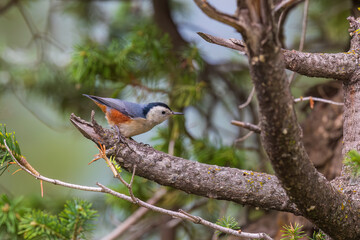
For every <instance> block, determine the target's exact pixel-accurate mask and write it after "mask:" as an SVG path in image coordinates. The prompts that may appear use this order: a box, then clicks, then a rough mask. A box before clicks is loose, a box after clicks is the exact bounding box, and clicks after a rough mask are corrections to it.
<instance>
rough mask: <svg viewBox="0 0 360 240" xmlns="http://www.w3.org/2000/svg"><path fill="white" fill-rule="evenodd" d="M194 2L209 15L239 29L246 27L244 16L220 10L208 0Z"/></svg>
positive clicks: (195, 0)
mask: <svg viewBox="0 0 360 240" xmlns="http://www.w3.org/2000/svg"><path fill="white" fill-rule="evenodd" d="M194 2H195V3H196V5H197V6H198V7H199V8H200V9H201V10H202V11H203V12H204V13H205V14H206V15H207V16H208V17H210V18H212V19H215V20H217V21H219V22H222V23H225V24H227V25H229V26H232V27H234V28H235V29H237V30H239V31H242V30H243V29H244V27H245V23H244V22H243V19H242V18H237V17H235V16H234V15H229V14H226V13H223V12H220V11H218V10H217V9H216V8H214V7H213V6H212V5H211V4H209V3H208V2H207V1H206V0H194Z"/></svg>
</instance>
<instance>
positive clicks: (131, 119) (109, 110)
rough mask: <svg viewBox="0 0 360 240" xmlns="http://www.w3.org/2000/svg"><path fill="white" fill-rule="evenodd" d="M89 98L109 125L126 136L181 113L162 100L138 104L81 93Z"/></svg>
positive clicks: (145, 130)
mask: <svg viewBox="0 0 360 240" xmlns="http://www.w3.org/2000/svg"><path fill="white" fill-rule="evenodd" d="M83 96H85V97H88V98H90V99H91V100H93V101H94V102H95V104H96V105H98V107H99V108H100V109H101V110H102V111H103V112H104V113H105V118H106V120H107V121H108V123H109V125H110V126H112V127H115V128H117V130H118V132H119V133H120V134H121V135H122V136H124V137H126V138H131V137H133V136H136V135H139V134H142V133H145V132H147V131H150V130H151V129H152V128H153V127H155V126H156V125H158V124H160V123H162V122H164V121H165V120H167V119H168V118H170V117H171V116H173V115H183V113H181V112H174V111H172V110H171V109H170V107H169V106H168V105H166V104H165V103H162V102H152V103H147V104H138V103H133V102H127V101H124V100H121V99H117V98H104V97H98V96H92V95H87V94H83Z"/></svg>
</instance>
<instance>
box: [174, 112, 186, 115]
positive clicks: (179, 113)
mask: <svg viewBox="0 0 360 240" xmlns="http://www.w3.org/2000/svg"><path fill="white" fill-rule="evenodd" d="M172 114H173V115H184V114H183V113H181V112H173V113H172Z"/></svg>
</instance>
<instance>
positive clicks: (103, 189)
mask: <svg viewBox="0 0 360 240" xmlns="http://www.w3.org/2000/svg"><path fill="white" fill-rule="evenodd" d="M4 145H5V147H6V149H7V151H8V152H9V154H10V156H11V158H12V159H13V160H14V161H15V162H16V164H17V165H18V166H19V167H20V168H21V169H23V170H24V171H26V172H27V173H29V174H30V175H32V176H33V177H35V178H36V179H40V180H43V181H45V182H49V183H52V184H55V185H60V186H63V187H68V188H73V189H78V190H84V191H92V192H101V193H108V194H111V195H113V196H115V197H118V198H120V199H123V200H126V201H128V202H131V203H134V204H138V205H139V206H141V207H144V208H147V209H150V210H152V211H154V212H159V213H162V214H167V215H170V216H172V217H174V218H180V219H183V220H188V221H190V222H193V223H196V224H201V225H204V226H207V227H210V228H212V229H215V230H218V231H220V232H223V233H226V234H230V235H233V236H237V237H240V238H251V239H266V240H273V239H272V238H271V237H269V235H267V234H266V233H247V232H241V231H236V230H233V229H230V228H227V227H222V226H220V225H217V224H215V223H212V222H209V221H207V220H205V219H203V218H201V217H198V216H193V215H190V214H188V213H185V212H182V211H181V210H179V212H175V211H171V210H167V209H164V208H160V207H157V206H154V205H152V204H150V203H147V202H144V201H142V200H140V199H137V198H136V200H134V198H133V197H132V196H131V197H129V196H127V195H125V194H122V193H119V192H116V191H114V190H111V189H110V188H108V187H105V186H104V185H102V184H101V183H96V185H98V186H99V188H95V187H88V186H82V185H77V184H72V183H67V182H63V181H59V180H56V179H52V178H47V177H44V176H42V175H41V174H39V175H36V174H34V173H32V172H31V171H30V170H28V169H27V168H26V167H24V166H23V165H21V164H20V163H19V162H18V160H17V159H16V158H15V156H14V155H13V154H12V152H11V150H10V149H9V147H8V146H7V145H6V140H4ZM125 185H126V186H128V185H129V186H130V187H131V182H130V184H129V183H126V184H125ZM131 191H132V190H131Z"/></svg>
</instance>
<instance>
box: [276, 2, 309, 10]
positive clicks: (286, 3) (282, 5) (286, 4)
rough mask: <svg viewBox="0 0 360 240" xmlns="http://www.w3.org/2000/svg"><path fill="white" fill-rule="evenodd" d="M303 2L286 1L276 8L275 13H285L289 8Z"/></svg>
mask: <svg viewBox="0 0 360 240" xmlns="http://www.w3.org/2000/svg"><path fill="white" fill-rule="evenodd" d="M302 1H303V0H284V1H282V2H280V3H279V4H278V5H276V6H275V8H274V12H278V11H283V10H284V9H285V8H289V7H291V6H293V5H295V4H297V3H300V2H302Z"/></svg>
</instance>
